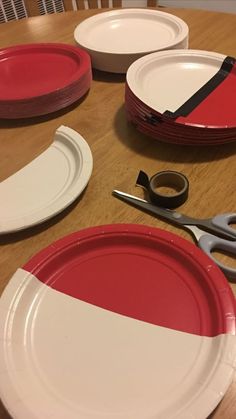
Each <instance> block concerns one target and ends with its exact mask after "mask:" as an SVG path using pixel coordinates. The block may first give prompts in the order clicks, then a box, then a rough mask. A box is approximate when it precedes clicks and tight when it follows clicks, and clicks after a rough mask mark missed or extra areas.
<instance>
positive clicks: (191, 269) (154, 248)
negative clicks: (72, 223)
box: [23, 224, 235, 336]
mask: <svg viewBox="0 0 236 419" xmlns="http://www.w3.org/2000/svg"><path fill="white" fill-rule="evenodd" d="M23 269H25V270H26V271H28V272H31V273H32V274H33V275H34V276H36V277H37V278H38V279H39V280H40V281H42V282H44V283H45V284H46V285H47V286H49V287H51V288H53V289H55V290H57V291H59V292H62V293H64V294H67V295H69V296H71V297H74V298H77V299H80V300H82V301H85V302H87V303H90V304H93V305H95V306H98V307H101V308H103V309H106V310H110V311H112V312H115V313H119V314H121V315H124V316H128V317H131V318H134V319H137V320H141V321H145V322H148V323H151V324H154V325H159V326H163V327H168V328H171V329H175V330H179V331H183V332H188V333H192V334H197V335H202V336H216V335H219V334H222V333H231V334H235V299H234V296H233V293H232V291H231V288H230V286H229V284H228V283H227V280H226V279H225V277H224V275H223V274H222V272H221V271H220V270H219V269H218V267H217V266H216V265H215V264H213V263H212V261H211V260H210V259H209V258H208V256H206V255H205V254H204V253H203V252H202V251H201V250H200V249H198V248H197V246H195V245H193V244H192V243H190V242H188V241H187V240H184V239H182V238H180V237H179V236H177V235H174V234H172V233H169V232H166V231H164V230H160V229H156V228H150V227H148V226H142V225H132V224H131V225H129V224H117V225H107V226H100V227H94V228H89V229H86V230H82V231H79V232H77V233H74V234H72V235H69V236H67V237H65V238H63V239H61V240H59V241H57V242H55V243H54V244H53V245H51V246H49V247H47V248H46V249H44V250H43V251H41V252H40V253H38V254H37V255H36V256H34V257H33V258H32V259H31V260H30V261H29V262H28V263H26V265H25V266H23Z"/></svg>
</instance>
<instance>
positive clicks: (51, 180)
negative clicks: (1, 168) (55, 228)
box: [0, 126, 93, 234]
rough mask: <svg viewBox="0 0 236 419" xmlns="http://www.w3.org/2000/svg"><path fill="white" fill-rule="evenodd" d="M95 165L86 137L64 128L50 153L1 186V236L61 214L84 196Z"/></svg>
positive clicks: (42, 155) (0, 184)
mask: <svg viewBox="0 0 236 419" xmlns="http://www.w3.org/2000/svg"><path fill="white" fill-rule="evenodd" d="M92 166H93V159H92V154H91V151H90V148H89V146H88V144H87V142H86V141H85V140H84V138H83V137H82V136H81V135H80V134H78V133H77V132H76V131H74V130H73V129H71V128H68V127H65V126H60V127H59V128H58V129H57V130H56V133H55V136H54V141H53V143H52V144H51V145H50V147H49V148H48V149H47V150H46V151H44V152H43V153H42V154H41V155H40V156H38V157H37V158H36V159H35V160H33V161H32V162H31V163H29V164H28V165H27V166H25V167H23V168H22V169H21V170H19V171H18V172H16V173H15V174H13V175H12V176H10V177H9V178H7V179H6V180H4V181H3V182H1V183H0V197H1V198H0V200H1V205H0V234H3V233H11V232H16V231H18V230H22V229H25V228H28V227H32V226H34V225H36V224H38V223H42V222H43V221H46V220H47V219H49V218H51V217H53V216H54V215H56V214H58V213H59V212H61V211H62V210H63V209H65V208H66V207H67V206H68V205H70V204H71V203H72V202H73V201H74V200H75V199H76V198H77V197H78V196H79V195H80V194H81V193H82V191H83V190H84V188H85V187H86V185H87V183H88V181H89V178H90V176H91V173H92Z"/></svg>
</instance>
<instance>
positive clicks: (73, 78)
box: [0, 43, 92, 118]
mask: <svg viewBox="0 0 236 419" xmlns="http://www.w3.org/2000/svg"><path fill="white" fill-rule="evenodd" d="M91 78H92V75H91V62H90V57H89V55H88V54H87V53H86V52H85V51H83V50H82V49H80V48H78V47H75V46H72V45H67V44H57V43H42V44H41V43H35V44H26V45H16V46H14V47H9V48H4V49H1V50H0V117H1V118H20V117H30V116H36V115H42V114H46V113H49V112H54V111H56V110H58V109H61V108H63V107H65V106H68V105H69V104H71V103H73V102H75V101H76V100H78V99H79V98H81V96H82V95H84V93H85V92H86V91H87V90H88V89H89V87H90V84H91Z"/></svg>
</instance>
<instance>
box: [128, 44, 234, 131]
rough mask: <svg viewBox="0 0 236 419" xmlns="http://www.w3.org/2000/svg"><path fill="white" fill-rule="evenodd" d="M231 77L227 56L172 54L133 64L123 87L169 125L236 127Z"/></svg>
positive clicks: (196, 52) (231, 60) (230, 60)
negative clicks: (125, 85)
mask: <svg viewBox="0 0 236 419" xmlns="http://www.w3.org/2000/svg"><path fill="white" fill-rule="evenodd" d="M235 76H236V67H235V59H234V58H232V57H226V56H225V55H222V54H218V53H215V52H208V51H200V50H172V51H163V52H157V53H154V54H150V55H148V56H145V57H142V58H140V59H139V60H137V61H136V62H135V63H133V64H132V65H131V66H130V68H129V70H128V72H127V84H128V86H129V89H130V90H131V91H132V92H133V94H134V95H135V96H136V97H137V98H138V100H140V101H141V102H143V103H144V104H145V105H147V106H148V107H150V108H151V109H153V110H154V111H156V112H158V113H159V114H160V116H161V117H163V119H169V122H170V123H171V121H173V122H175V123H178V124H183V125H186V126H190V127H191V126H196V127H198V128H199V127H203V128H223V129H227V128H228V127H236V117H235V112H234V109H235V106H236V99H235V97H236V94H234V92H235V93H236V77H235ZM234 101H235V103H234Z"/></svg>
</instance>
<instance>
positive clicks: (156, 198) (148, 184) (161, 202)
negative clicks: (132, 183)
mask: <svg viewBox="0 0 236 419" xmlns="http://www.w3.org/2000/svg"><path fill="white" fill-rule="evenodd" d="M136 185H138V186H142V187H143V188H145V190H146V191H147V193H148V196H149V200H150V201H151V202H152V203H153V204H156V205H158V206H160V207H163V208H171V209H172V208H177V207H179V206H180V205H182V204H183V203H184V202H185V201H186V200H187V198H188V191H189V182H188V179H187V178H186V176H184V175H183V174H182V173H179V172H175V171H172V170H166V171H163V172H158V173H156V174H155V175H153V176H152V177H151V178H150V180H149V178H148V175H147V174H146V173H145V172H143V171H142V170H140V172H139V175H138V178H137V180H136ZM160 186H166V187H171V188H174V189H176V190H177V192H176V193H174V194H172V195H165V194H163V193H159V192H158V190H157V188H158V187H160Z"/></svg>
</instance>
